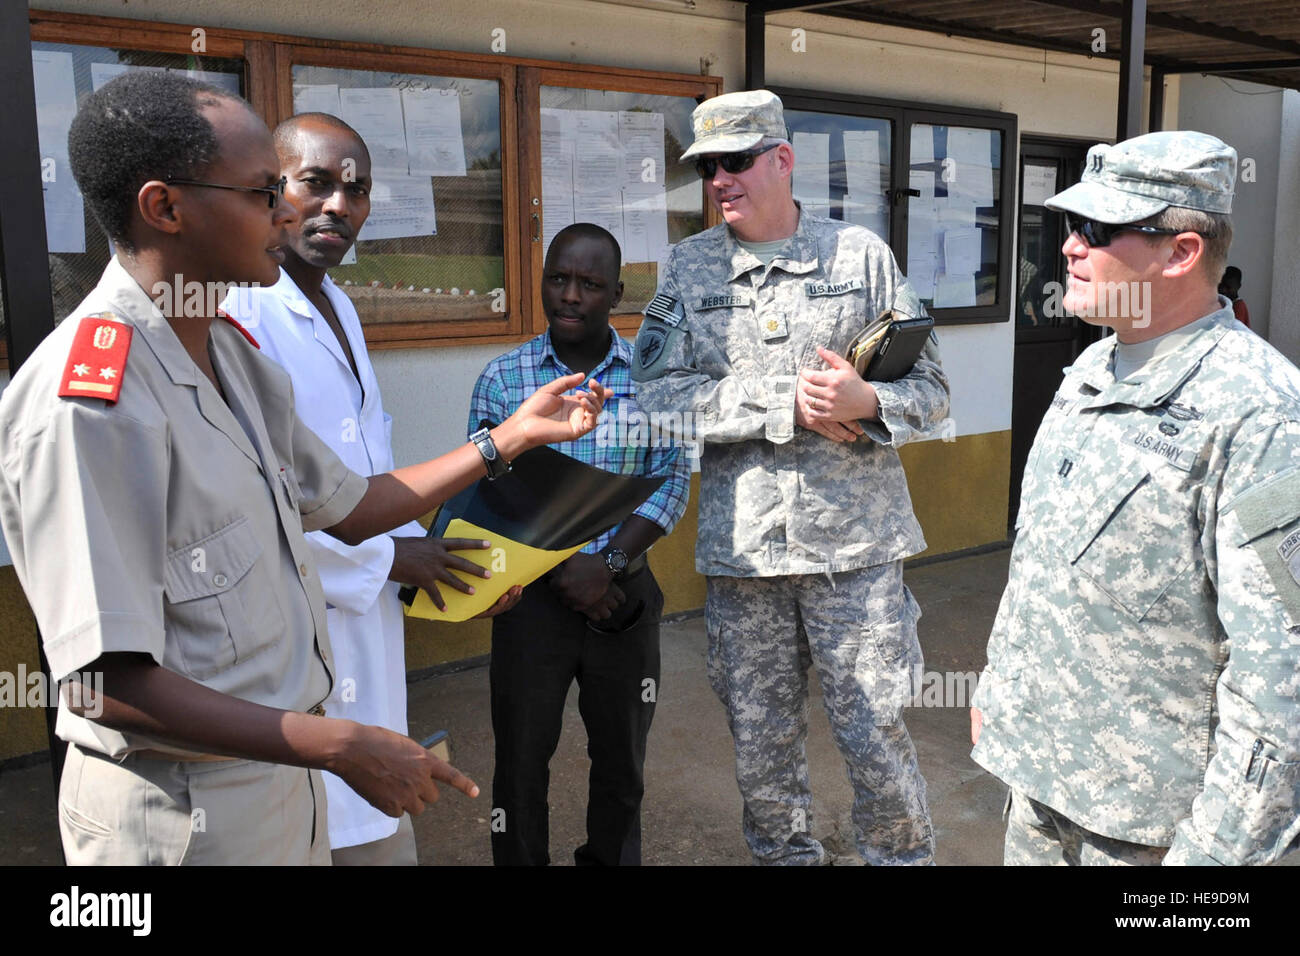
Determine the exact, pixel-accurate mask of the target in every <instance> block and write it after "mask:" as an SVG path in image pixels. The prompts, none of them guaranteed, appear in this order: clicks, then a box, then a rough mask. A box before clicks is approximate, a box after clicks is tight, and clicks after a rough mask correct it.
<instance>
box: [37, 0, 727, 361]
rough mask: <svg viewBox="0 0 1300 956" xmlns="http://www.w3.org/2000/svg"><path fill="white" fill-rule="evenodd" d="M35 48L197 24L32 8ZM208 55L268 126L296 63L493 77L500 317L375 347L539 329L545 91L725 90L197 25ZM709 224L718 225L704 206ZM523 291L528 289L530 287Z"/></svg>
mask: <svg viewBox="0 0 1300 956" xmlns="http://www.w3.org/2000/svg"><path fill="white" fill-rule="evenodd" d="M29 22H30V24H31V30H32V42H34V43H64V44H74V45H81V46H102V47H108V48H112V47H120V46H122V45H123V43H124V41H125V42H127V43H129V45H130V47H131V48H132V49H138V50H147V51H156V52H159V53H182V54H190V53H193V52H194V51H193V50H192V49H191V44H192V43H193V37H192V34H191V31H192V30H193V29H194V25H193V24H179V23H161V22H154V21H147V20H131V19H124V18H116V17H100V16H93V15H87V14H77V13H61V12H53V11H44V10H32V11H30V14H29ZM203 29H204V31H205V37H204V39H205V47H206V48H205V50H204V51H203V55H204V56H211V57H228V58H236V59H242V60H243V61H244V63H245V71H244V89H245V91H246V95H247V98H248V101H249V103H250V104H251V105H252V106H253V109H254V110H255V111H256V112H257V113H258V115H260V116H261V117H262V119H263V120H265V121H266V123H267V125H268V126H271V127H274V126H275V124H276V123H278V122H280V121H281V120H282V119H285V118H287V117H289V116H291V115H293V67H294V66H295V65H302V66H322V67H334V68H341V69H359V70H376V69H382V70H384V71H391V72H401V73H424V74H428V75H432V76H452V77H465V78H468V79H493V80H496V81H497V82H498V83H499V84H500V95H501V100H500V117H501V158H502V168H501V188H502V204H503V205H502V215H503V221H502V230H503V235H504V249H503V252H502V255H503V258H504V269H505V284H506V306H507V312H506V317H505V323H504V324H505V328H504V330H503V328H502V322H501V321H500V320H489V319H471V320H460V321H456V320H439V321H427V322H402V323H392V324H388V323H365V322H363V323H362V328H363V330H364V332H365V338H366V344H367V346H368V347H369V348H371V349H397V348H429V347H437V346H450V345H468V344H484V343H502V344H510V343H514V342H519V341H523V340H526V339H529V338H532V337H533V336H534V335H537V334H539V333H540V332H541V331H544V330H545V328H546V319H545V317H544V315H543V313H542V308H541V291H540V286H539V284H538V283H539V281H540V276H541V270H542V249H541V242H540V233H538V236H539V238H538V239H537V240H534V239H533V238H532V237H533V232H534V224H533V220H532V212H533V208H534V206H533V200H534V199H536V200H537V203H538V207H540V202H541V113H540V89H541V87H542V86H569V87H584V88H588V89H600V90H611V91H616V92H629V93H652V94H656V95H668V96H690V97H693V98H695V99H697V100H700V99H705V98H708V97H712V96H716V95H718V94H719V93H721V92H722V78H721V77H717V76H704V75H700V76H695V75H692V74H687V73H662V72H657V71H652V70H635V69H626V68H622V67H617V66H605V65H601V64H592V63H563V62H559V61H552V60H540V59H532V58H526V57H512V56H508V55H505V54H474V53H463V52H456V51H449V50H434V49H427V48H424V47H408V46H394V45H388V44H377V43H358V42H353V41H344V40H332V39H321V38H315V37H298V36H289V35H285V34H277V33H264V32H258V31H253V30H238V29H226V28H220V27H207V26H204V27H203ZM704 214H705V222H706V223H707V224H708V225H714V224H716V223H717V222H718V221H719V220H718V218H717V214H716V211H715V210H713V209H712V208H711V207H709V206H708V204H707V203H705V208H704ZM525 290H527V291H525ZM639 321H640V317H639V315H632V314H629V315H617V316H614V317H613V324H614V326H615V328H617V329H618V330H619V331H620V332H624V333H627V332H634V331H635V330H636V328H637V326H638V325H639Z"/></svg>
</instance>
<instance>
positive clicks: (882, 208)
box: [844, 193, 889, 241]
mask: <svg viewBox="0 0 1300 956" xmlns="http://www.w3.org/2000/svg"><path fill="white" fill-rule="evenodd" d="M844 221H845V222H851V223H853V225H855V226H865V227H866V228H868V229H870V230H871V231H872V232H874V233H875V234H876V235H877V236H880V237H881V238H882V239H885V240H886V241H888V239H889V207H888V206H887V205H886V204H885V197H884V196H880V195H876V194H874V193H869V194H867V195H865V196H859V195H854V194H853V193H845V194H844Z"/></svg>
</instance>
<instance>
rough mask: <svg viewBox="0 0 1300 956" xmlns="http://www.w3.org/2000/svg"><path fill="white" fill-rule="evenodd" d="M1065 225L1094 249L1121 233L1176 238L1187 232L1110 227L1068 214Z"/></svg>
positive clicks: (1139, 227) (1155, 228) (1152, 227)
mask: <svg viewBox="0 0 1300 956" xmlns="http://www.w3.org/2000/svg"><path fill="white" fill-rule="evenodd" d="M1065 224H1066V226H1067V227H1068V228H1069V230H1070V232H1071V233H1076V232H1077V233H1078V234H1079V235H1080V236H1082V237H1083V241H1084V242H1086V243H1087V244H1088V245H1090V246H1092V248H1094V249H1100V248H1101V247H1102V246H1108V245H1110V241H1111V240H1112V239H1114V238H1115V236H1116V235H1117V234H1119V233H1121V232H1142V233H1146V234H1147V235H1148V236H1176V235H1178V234H1179V233H1181V232H1187V231H1188V230H1186V229H1160V228H1158V227H1156V226H1133V225H1129V224H1128V223H1119V224H1117V225H1112V224H1111V223H1108V222H1098V221H1097V220H1096V219H1085V218H1083V216H1076V215H1075V214H1074V213H1070V212H1067V213H1066V214H1065Z"/></svg>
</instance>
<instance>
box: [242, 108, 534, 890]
mask: <svg viewBox="0 0 1300 956" xmlns="http://www.w3.org/2000/svg"><path fill="white" fill-rule="evenodd" d="M275 145H276V152H277V153H278V155H279V159H280V168H281V173H282V175H284V176H285V177H286V178H287V180H288V183H287V185H286V187H285V197H286V198H287V199H288V200H289V201H290V202H291V203H292V204H293V205H294V206H295V207H296V208H297V209H298V213H299V218H298V220H297V221H296V222H293V223H291V224H290V225H289V241H288V243H287V244H286V245H285V246H284V247H283V248H284V253H285V261H284V266H283V267H282V269H281V270H280V281H279V282H278V283H277V284H276V285H274V286H272V287H270V288H261V289H242V290H239V291H237V292H235V293H232V294H231V295H230V296H229V297H228V298H227V300H226V302H225V303H224V305H223V307H224V308H225V310H226V311H228V312H230V313H232V314H233V315H235V317H236V318H238V319H240V321H241V322H242V323H243V324H244V325H245V326H246V327H248V328H249V329H250V331H251V332H252V333H253V335H254V336H255V337H256V338H257V340H258V343H259V344H260V345H261V348H262V351H263V352H264V353H265V354H266V355H268V356H270V357H271V358H273V359H275V360H276V361H278V362H279V363H280V364H281V365H283V366H284V367H285V369H286V370H287V371H288V372H289V376H290V378H291V379H292V380H293V388H294V400H295V404H296V406H297V408H298V415H299V417H300V418H301V419H302V420H303V422H305V423H306V424H307V425H308V426H309V427H310V428H311V429H312V430H313V431H314V432H316V434H317V435H319V436H320V437H321V439H322V440H324V441H325V443H326V444H328V445H329V446H330V447H331V448H332V449H333V450H334V452H335V453H336V454H338V456H339V457H340V458H341V459H343V461H344V463H345V464H347V465H348V467H350V468H352V469H353V470H354V471H356V472H357V473H358V474H363V475H368V474H377V473H381V472H384V471H388V470H390V469H392V468H393V453H392V418H391V417H390V416H389V415H387V414H386V413H385V412H384V408H383V404H382V402H381V400H380V395H379V385H378V382H377V381H376V379H375V373H374V369H373V368H372V367H371V364H370V357H369V355H368V354H367V353H366V345H365V339H364V337H363V334H362V330H361V323H360V320H359V319H358V318H357V313H356V309H355V308H354V307H353V305H352V303H351V301H350V300H349V299H348V297H347V296H346V295H344V293H343V291H342V290H341V289H339V287H338V286H336V285H335V284H334V283H333V281H331V279H330V278H329V276H328V275H327V274H326V271H325V270H326V269H328V268H331V267H333V266H336V265H338V263H339V260H341V259H342V258H343V256H344V254H345V253H346V252H347V251H348V249H349V248H350V247H351V246H352V243H353V242H354V241H355V240H356V236H357V233H358V232H359V231H360V229H361V225H362V223H364V222H365V220H366V216H367V215H368V214H369V212H370V195H369V193H370V185H371V179H370V155H369V152H368V151H367V149H366V146H365V143H364V142H363V141H362V140H361V138H360V137H359V136H358V135H357V133H356V132H355V131H354V130H353V129H352V128H351V127H350V126H348V125H347V124H346V123H344V122H343V121H342V120H340V119H338V118H337V117H334V116H331V115H329V114H325V113H305V114H301V115H299V116H295V117H293V118H291V119H288V120H286V121H285V122H284V123H281V124H280V126H279V127H277V128H276V131H275ZM307 541H308V543H309V544H310V545H311V548H312V553H313V555H314V557H315V559H316V564H317V568H318V570H319V571H320V577H321V582H322V584H323V585H324V590H325V599H326V601H327V602H328V610H327V622H328V628H329V637H330V643H331V644H332V645H333V648H334V656H335V661H336V667H335V673H336V677H337V679H336V682H335V685H334V689H333V691H332V692H331V694H330V697H329V699H328V700H327V702H326V704H325V708H326V712H327V713H328V714H329V715H330V716H331V717H343V718H347V719H350V720H357V721H361V722H363V723H367V724H378V725H380V726H383V727H387V728H389V729H390V730H394V731H397V732H398V733H402V734H405V733H406V732H407V726H406V666H405V660H404V653H403V651H404V647H403V643H404V630H403V616H402V609H401V604H400V601H399V599H398V597H397V591H398V587H399V585H398V583H397V582H402V583H404V584H415V585H419V586H421V587H423V588H425V589H426V590H428V591H429V593H430V595H431V596H432V597H433V599H434V601H435V602H436V603H438V604H441V603H442V598H441V596H440V595H439V593H438V589H437V587H438V583H440V582H441V583H443V584H446V585H449V586H452V587H456V588H458V589H460V590H468V589H469V585H467V584H465V583H464V582H463V581H461V580H459V579H458V578H456V577H455V575H453V574H451V572H450V570H449V569H450V568H458V569H461V570H464V571H467V572H469V573H471V574H478V575H480V576H482V568H481V567H479V566H478V565H477V564H474V563H472V562H471V561H468V560H466V559H465V558H464V557H458V556H456V555H452V554H449V552H450V551H464V550H472V549H482V548H485V547H487V542H485V541H468V540H463V539H431V538H426V537H425V535H424V529H423V528H421V527H420V526H419V525H418V524H416V523H415V522H412V523H411V524H409V525H406V526H404V527H402V528H398V529H397V530H396V531H395V532H394V533H393V535H392V536H389V535H379V536H377V537H374V538H370V539H369V540H367V541H365V542H363V543H362V544H360V545H357V546H355V547H354V546H350V545H346V544H344V543H342V542H341V541H339V540H337V539H335V538H332V537H330V536H328V535H326V534H324V533H323V532H315V533H312V534H308V535H307ZM518 595H519V589H515V591H514V593H513V594H508V595H507V596H506V597H505V598H503V599H502V603H501V604H500V605H498V607H497V608H494V611H499V610H504V609H505V608H506V607H508V606H510V605H511V604H513V603H514V601H515V600H517V599H518ZM324 778H325V791H326V795H327V803H328V816H329V837H330V847H331V855H332V857H333V862H334V863H335V864H336V865H339V864H344V865H387V864H406V865H415V863H416V862H417V858H416V844H415V833H414V830H413V829H412V826H411V818H410V815H409V814H408V815H404V816H403V817H401V819H400V821H399V820H395V819H393V818H392V817H389V816H386V815H385V814H384V813H382V812H380V811H379V810H377V809H375V808H374V807H372V806H371V805H370V804H369V803H367V802H366V801H365V800H364V799H362V798H361V797H360V796H359V795H358V794H357V793H355V792H354V791H353V790H352V789H351V788H350V787H348V786H347V785H346V784H345V783H344V782H343V781H342V780H341V779H339V778H338V777H336V776H334V775H333V774H330V773H325V774H324Z"/></svg>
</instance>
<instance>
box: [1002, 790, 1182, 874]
mask: <svg viewBox="0 0 1300 956" xmlns="http://www.w3.org/2000/svg"><path fill="white" fill-rule="evenodd" d="M1009 800H1010V812H1009V813H1008V815H1007V839H1006V843H1005V844H1004V845H1003V848H1002V865H1003V866H1159V865H1160V861H1161V860H1163V859H1164V858H1165V854H1166V853H1168V852H1169V847H1167V846H1147V845H1146V844H1143V843H1126V842H1125V841H1123V840H1116V839H1114V838H1112V837H1106V836H1102V835H1101V834H1100V833H1093V832H1092V831H1091V830H1085V829H1084V828H1083V827H1081V826H1079V825H1078V824H1077V823H1075V822H1074V821H1073V820H1070V819H1068V818H1067V817H1065V816H1062V815H1061V814H1059V813H1057V812H1056V811H1055V810H1053V809H1052V808H1051V807H1048V806H1045V805H1043V804H1041V803H1039V802H1038V801H1037V800H1034V799H1032V798H1030V797H1027V796H1025V795H1024V794H1023V793H1021V792H1020V791H1019V790H1012V791H1011V796H1010V798H1009Z"/></svg>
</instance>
